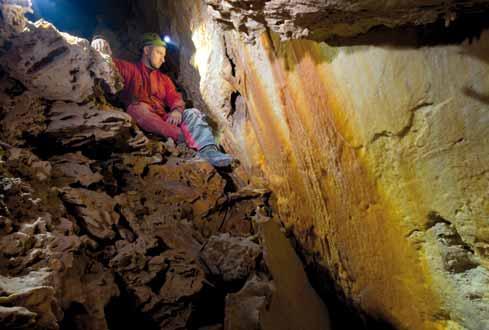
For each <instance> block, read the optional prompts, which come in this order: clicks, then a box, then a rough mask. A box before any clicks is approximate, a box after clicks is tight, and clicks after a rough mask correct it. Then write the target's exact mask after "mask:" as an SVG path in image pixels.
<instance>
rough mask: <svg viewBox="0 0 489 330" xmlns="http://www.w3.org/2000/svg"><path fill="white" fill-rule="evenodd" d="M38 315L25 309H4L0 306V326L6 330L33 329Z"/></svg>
mask: <svg viewBox="0 0 489 330" xmlns="http://www.w3.org/2000/svg"><path fill="white" fill-rule="evenodd" d="M36 317H37V314H36V313H33V312H31V311H29V310H28V309H27V308H25V307H3V306H0V324H1V325H2V328H3V329H5V330H9V329H18V330H22V329H25V330H29V329H33V328H34V326H35V323H36Z"/></svg>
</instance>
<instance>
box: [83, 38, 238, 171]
mask: <svg viewBox="0 0 489 330" xmlns="http://www.w3.org/2000/svg"><path fill="white" fill-rule="evenodd" d="M92 47H93V48H95V49H96V50H98V51H100V52H102V53H104V54H107V55H112V51H111V48H110V45H109V43H108V42H107V41H106V40H105V39H103V38H101V37H95V38H94V39H93V41H92ZM165 55H166V43H165V42H164V41H163V40H161V38H160V36H159V35H158V34H156V33H146V34H144V35H143V39H142V55H141V61H140V62H139V63H137V64H135V63H130V62H126V61H123V60H120V59H116V58H113V61H114V63H115V65H116V67H117V69H118V71H119V73H120V74H121V76H122V78H123V80H124V89H123V91H122V101H123V103H124V105H125V107H126V109H127V113H128V114H129V115H130V116H131V117H132V118H133V119H134V120H135V121H136V123H137V124H138V125H139V127H141V128H142V129H143V130H144V131H147V132H150V133H153V134H156V135H159V136H164V137H170V138H172V139H173V140H174V141H175V142H176V143H182V142H186V144H187V146H188V147H190V148H192V149H195V150H197V151H198V155H199V156H200V157H201V158H203V159H206V160H207V161H209V163H211V164H212V165H213V166H216V167H226V166H229V165H231V163H232V161H233V158H232V157H231V156H229V155H228V154H225V153H222V152H220V151H219V150H218V148H217V145H216V142H215V139H214V135H213V134H212V130H211V128H210V126H209V124H208V123H207V122H206V121H205V120H204V115H203V114H202V113H201V112H200V111H199V110H197V109H185V103H184V101H183V99H182V96H181V94H180V93H178V92H177V91H176V88H175V85H174V84H173V82H172V81H171V79H170V78H169V77H168V76H167V75H165V74H163V73H162V72H161V71H159V68H160V67H161V65H162V64H163V63H164V62H165ZM165 106H167V107H168V108H169V109H170V111H169V112H166V111H165Z"/></svg>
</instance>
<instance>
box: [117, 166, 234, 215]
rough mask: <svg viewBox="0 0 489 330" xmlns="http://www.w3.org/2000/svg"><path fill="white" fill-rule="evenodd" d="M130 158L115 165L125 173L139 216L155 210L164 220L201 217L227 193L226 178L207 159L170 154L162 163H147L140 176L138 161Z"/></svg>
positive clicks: (132, 204) (128, 195)
mask: <svg viewBox="0 0 489 330" xmlns="http://www.w3.org/2000/svg"><path fill="white" fill-rule="evenodd" d="M127 160H128V159H126V162H125V164H116V165H115V166H116V167H117V168H118V170H119V171H121V172H123V173H124V174H123V178H124V181H125V182H126V186H125V187H124V189H125V190H126V191H127V199H128V205H129V206H130V207H131V208H132V209H133V212H134V214H135V215H136V216H137V217H138V218H140V219H142V218H143V217H144V216H147V215H150V214H153V213H156V212H158V213H159V215H158V216H159V217H160V220H161V221H162V222H164V219H165V218H168V219H198V218H199V217H203V216H205V215H206V214H207V212H209V210H210V209H212V208H213V207H215V206H216V204H217V201H218V200H219V199H220V198H221V197H222V196H223V194H224V187H225V184H226V183H225V181H224V179H223V178H222V177H221V176H219V175H218V174H217V172H216V170H215V169H214V168H213V167H212V166H211V165H210V164H209V163H207V162H205V161H196V160H185V159H180V158H175V157H170V158H168V161H167V162H166V163H165V164H163V165H159V164H156V165H148V166H145V168H144V169H143V173H141V174H140V175H138V174H139V173H140V171H141V168H140V167H138V166H136V164H138V162H137V160H136V159H133V162H131V163H128V162H127ZM134 171H135V173H134ZM143 187H144V188H143ZM141 201H143V203H141Z"/></svg>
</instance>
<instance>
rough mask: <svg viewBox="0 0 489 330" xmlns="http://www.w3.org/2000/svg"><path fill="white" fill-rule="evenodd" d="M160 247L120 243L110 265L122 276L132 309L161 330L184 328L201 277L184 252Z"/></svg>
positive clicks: (147, 242) (139, 242)
mask: <svg viewBox="0 0 489 330" xmlns="http://www.w3.org/2000/svg"><path fill="white" fill-rule="evenodd" d="M151 242H152V243H155V244H156V246H154V245H152V244H151ZM161 248H163V249H164V248H165V247H161V246H158V242H157V241H155V240H151V239H142V238H140V239H138V240H137V241H136V242H135V243H133V244H128V243H127V242H121V243H120V244H119V247H118V254H117V255H116V256H115V257H114V258H113V259H112V260H111V261H110V266H111V267H112V268H113V269H114V270H115V271H117V272H118V273H119V274H120V275H121V276H122V278H123V280H124V282H125V286H126V288H127V289H128V290H129V292H131V293H132V295H134V297H135V298H136V299H135V303H136V306H137V307H138V308H140V309H141V311H142V312H144V313H147V314H148V315H150V316H151V318H152V319H153V320H154V322H155V323H157V324H160V325H161V327H162V328H164V329H167V328H168V329H174V328H175V329H179V328H184V327H185V326H186V324H187V322H188V320H189V318H190V315H191V311H192V309H191V304H190V299H191V298H192V297H193V296H194V295H196V294H198V293H199V292H200V290H201V289H202V286H203V281H204V277H205V274H204V272H203V270H202V269H201V268H200V266H199V265H198V263H197V261H196V259H195V257H193V256H191V255H190V254H188V253H187V252H186V251H184V250H167V251H164V252H161ZM155 252H156V253H157V255H155V256H152V254H154V253H155Z"/></svg>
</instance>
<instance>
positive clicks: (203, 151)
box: [180, 109, 233, 167]
mask: <svg viewBox="0 0 489 330" xmlns="http://www.w3.org/2000/svg"><path fill="white" fill-rule="evenodd" d="M180 128H181V129H182V133H183V136H184V138H185V141H186V142H187V145H188V146H189V147H190V148H194V149H196V150H198V151H199V156H200V157H201V158H204V159H206V160H207V161H208V162H209V163H211V164H212V165H214V166H216V167H226V166H229V165H231V163H232V161H233V158H232V157H231V156H229V155H228V154H225V153H222V152H220V151H219V150H218V149H217V145H216V140H215V139H214V134H212V130H211V127H210V126H209V124H208V123H207V121H206V120H205V119H204V115H203V114H202V113H201V112H200V111H199V110H197V109H185V111H184V112H183V118H182V123H181V124H180Z"/></svg>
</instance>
